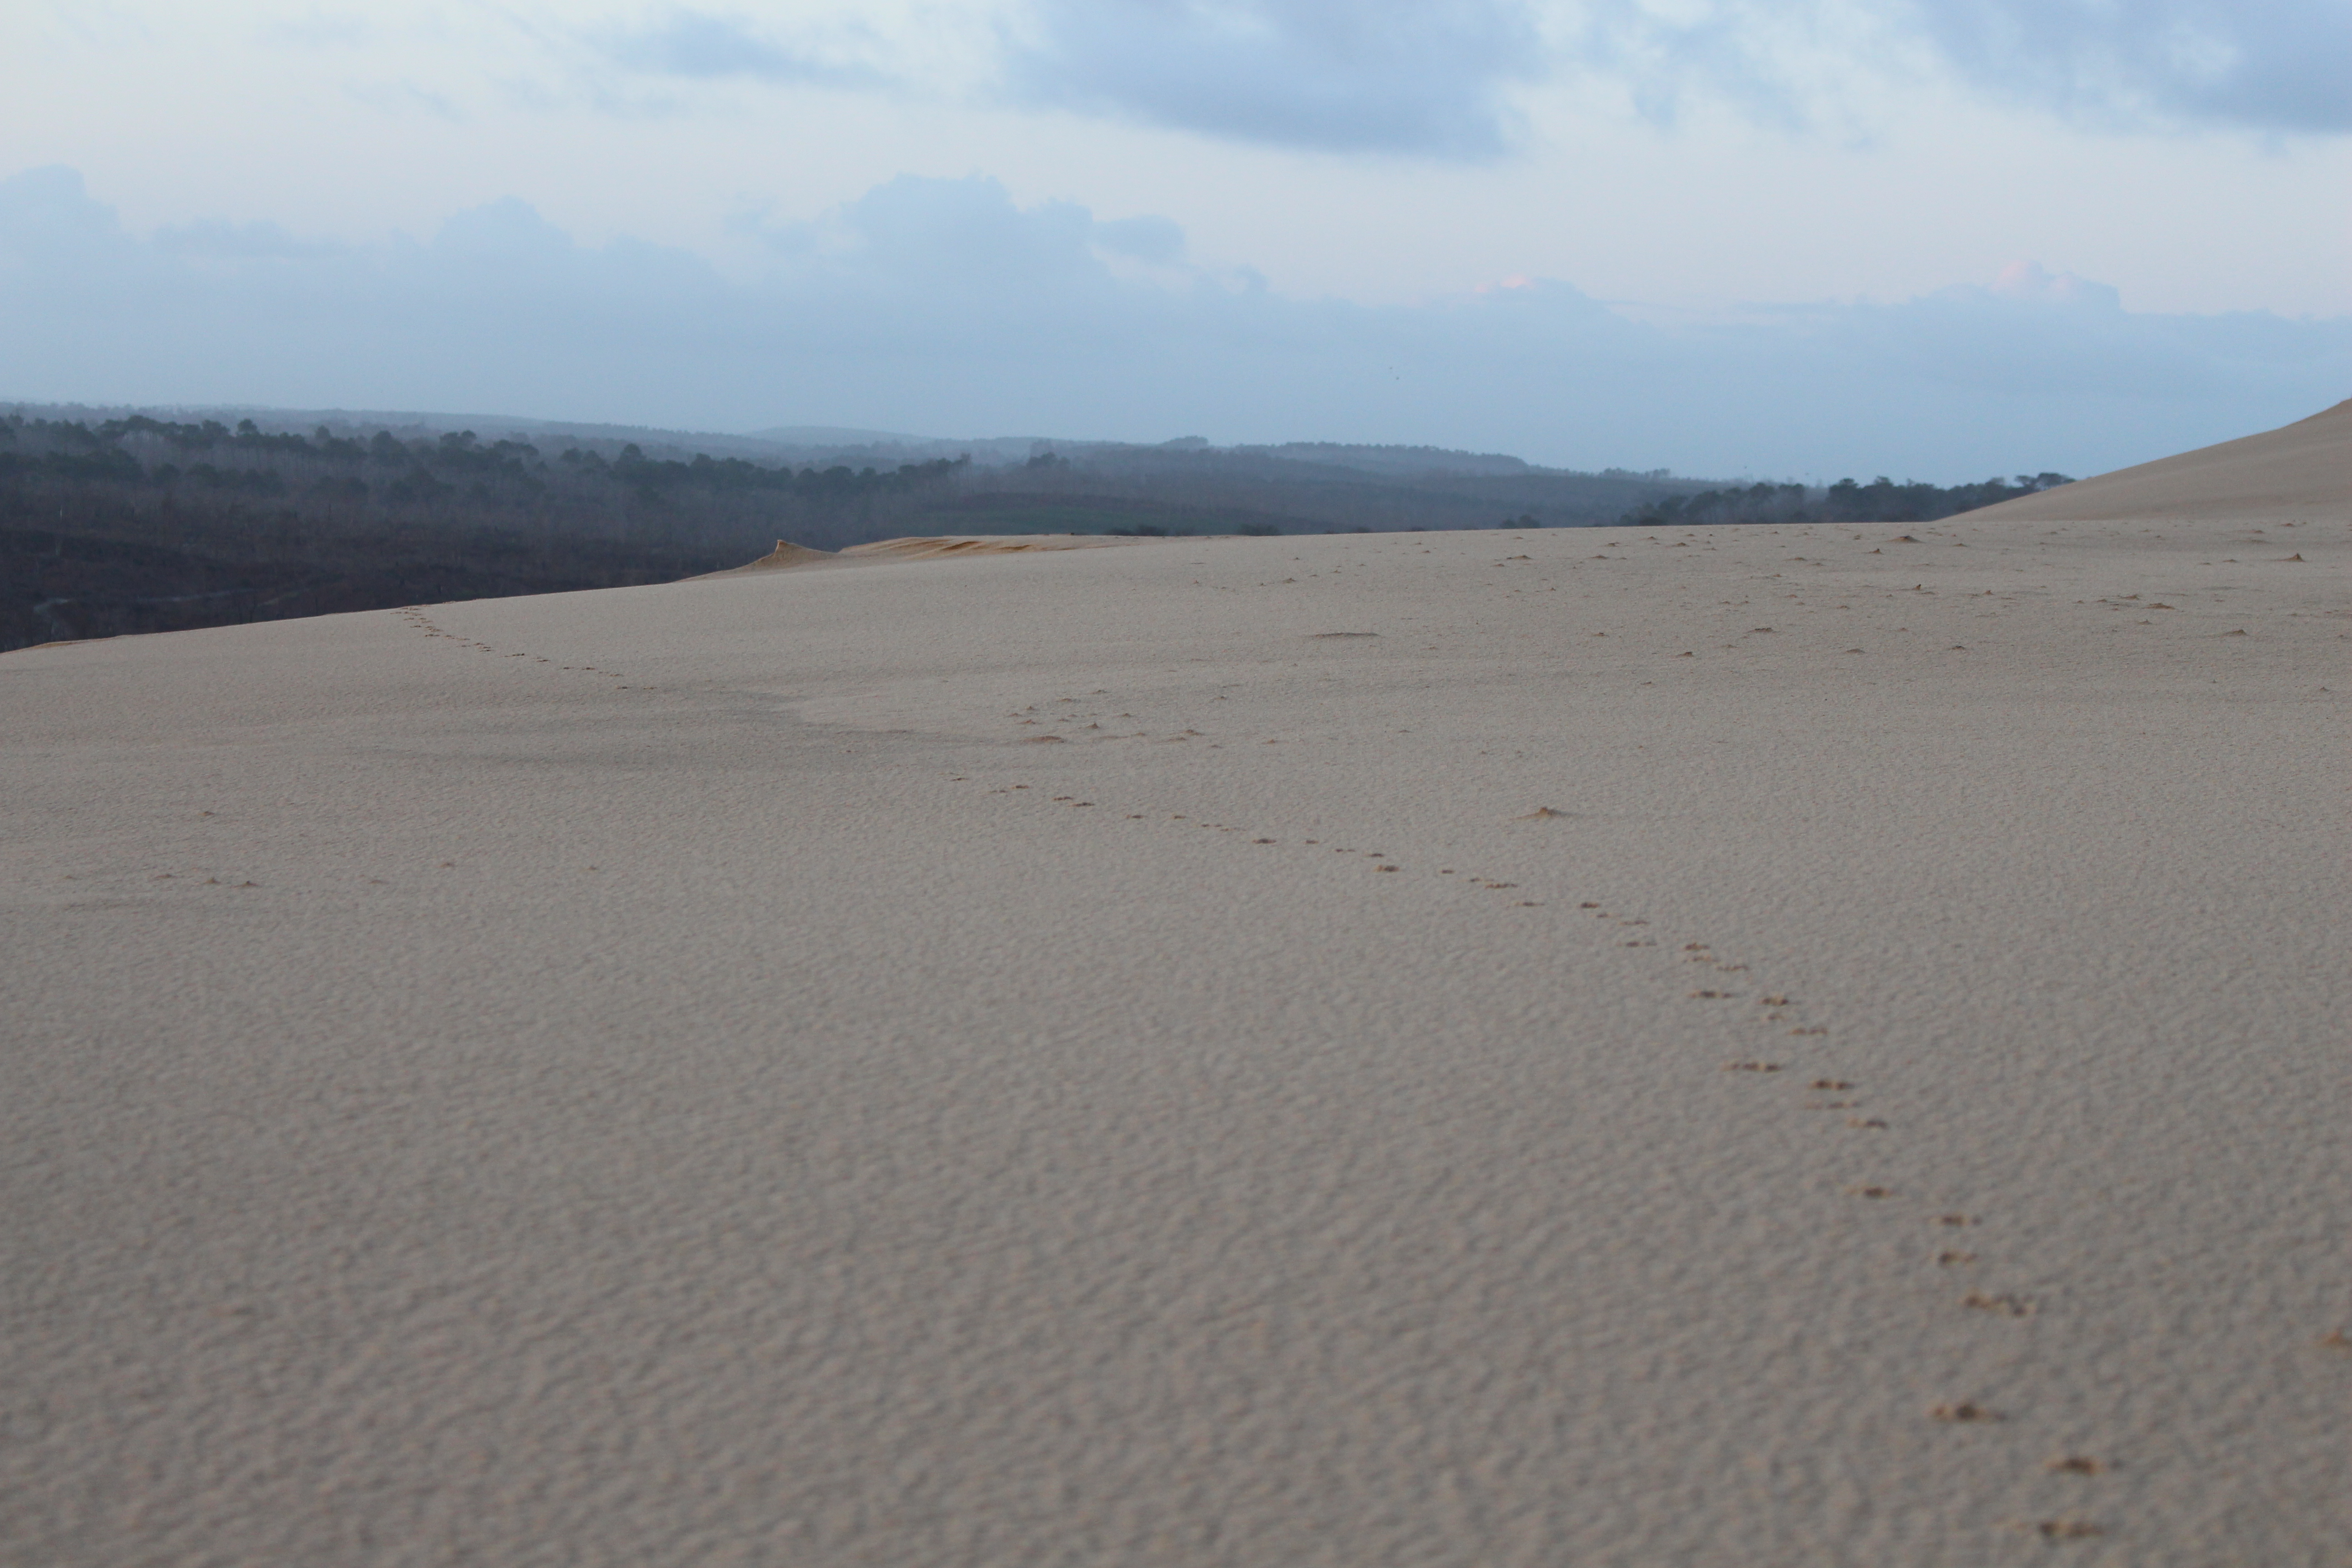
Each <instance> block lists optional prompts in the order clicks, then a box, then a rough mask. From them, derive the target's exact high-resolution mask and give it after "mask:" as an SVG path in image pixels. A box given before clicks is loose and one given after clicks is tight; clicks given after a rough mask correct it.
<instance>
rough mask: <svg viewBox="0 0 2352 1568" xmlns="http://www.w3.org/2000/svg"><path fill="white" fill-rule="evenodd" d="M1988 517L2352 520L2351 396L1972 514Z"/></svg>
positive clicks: (2000, 518) (1973, 516)
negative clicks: (2211, 443) (2282, 422)
mask: <svg viewBox="0 0 2352 1568" xmlns="http://www.w3.org/2000/svg"><path fill="white" fill-rule="evenodd" d="M1969 516H1970V517H1971V518H1982V519H1985V520H1988V521H2018V522H2029V521H2114V520H2116V519H2121V518H2150V519H2155V518H2175V517H2177V518H2200V519H2204V520H2207V521H2224V520H2229V521H2289V520H2302V521H2318V520H2323V519H2325V520H2333V521H2338V522H2341V521H2345V520H2346V519H2347V518H2352V399H2347V400H2346V401H2344V402H2342V403H2339V404H2337V405H2336V406H2335V407H2333V408H2330V409H2328V410H2327V411H2326V412H2325V413H2321V414H2315V415H2313V416H2311V417H2310V418H2308V419H2300V420H2297V421H2296V422H2295V423H2294V424H2292V425H2289V426H2285V427H2284V429H2278V430H2265V431H2263V433H2262V434H2261V435H2259V436H2247V437H2242V438H2241V439H2239V440H2235V441H2224V442H2222V443H2221V445H2219V446H2215V447H2200V448H2199V449H2198V450H2196V451H2194V452H2183V453H2181V454H2180V455H2179V456H2178V457H2173V458H2159V459H2158V460H2157V461H2156V462H2153V463H2142V464H2140V465H2138V466H2137V468H2118V469H2116V471H2115V472H2114V473H2112V474H2101V475H2099V476H2097V477H2096V478H2095V479H2082V480H2078V481H2077V482H2075V483H2074V484H2071V485H2062V486H2060V487H2059V488H2058V489H2054V490H2046V491H2044V492H2043V493H2042V494H2041V495H2038V496H2027V497H2024V498H2023V499H2022V500H2012V501H2003V502H2002V503H2001V504H2000V505H1999V506H1989V507H1986V508H1984V509H1983V510H1979V511H1976V512H1972V513H1970V514H1969Z"/></svg>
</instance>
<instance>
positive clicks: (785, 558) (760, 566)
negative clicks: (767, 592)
mask: <svg viewBox="0 0 2352 1568" xmlns="http://www.w3.org/2000/svg"><path fill="white" fill-rule="evenodd" d="M838 559H840V557H838V556H836V555H835V553H834V552H832V551H830V550H811V549H810V548H809V547H808V546H807V545H805V544H794V543H793V542H792V541H791V540H789V539H779V540H778V541H776V547H775V549H773V550H772V551H770V552H768V553H767V554H765V555H762V556H761V557H760V559H758V560H757V561H753V562H751V563H747V564H745V565H741V566H730V567H729V568H728V569H727V570H726V571H724V572H707V573H705V574H703V575H704V576H706V577H741V576H745V575H748V574H751V573H753V572H789V571H791V570H792V569H793V567H795V566H813V565H814V564H816V563H818V562H820V561H835V560H838Z"/></svg>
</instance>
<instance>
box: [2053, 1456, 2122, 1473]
mask: <svg viewBox="0 0 2352 1568" xmlns="http://www.w3.org/2000/svg"><path fill="white" fill-rule="evenodd" d="M2042 1468H2043V1469H2045V1470H2052V1471H2055V1472H2057V1473H2058V1474H2061V1475H2068V1476H2095V1475H2097V1474H2099V1473H2100V1472H2101V1471H2103V1470H2105V1468H2107V1467H2106V1466H2105V1464H2104V1463H2102V1462H2101V1461H2099V1460H2097V1459H2095V1458H2091V1457H2090V1456H2089V1455H2088V1454H2062V1455H2060V1456H2059V1457H2058V1458H2054V1459H2053V1460H2051V1461H2050V1462H2049V1463H2048V1464H2046V1465H2044V1466H2042Z"/></svg>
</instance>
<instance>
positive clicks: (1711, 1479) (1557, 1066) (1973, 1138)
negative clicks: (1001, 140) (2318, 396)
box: [0, 410, 2352, 1568]
mask: <svg viewBox="0 0 2352 1568" xmlns="http://www.w3.org/2000/svg"><path fill="white" fill-rule="evenodd" d="M2337 412H2338V413H2339V414H2340V413H2341V412H2342V411H2341V410H2339V411H2337ZM2223 450H2226V448H2225V449H2223ZM2191 470H2192V472H2193V471H2194V469H2193V465H2192V466H2191ZM2333 471H2334V473H2335V474H2336V476H2339V477H2338V478H2337V479H2336V483H2337V485H2338V487H2339V493H2337V494H2336V495H2335V496H2334V497H2333V499H2332V500H2331V498H2330V497H2329V495H2327V494H2326V493H2324V486H2323V492H2322V493H2320V494H2319V495H2318V499H2317V500H2315V501H2312V502H2311V504H2309V505H2307V506H2305V508H2304V510H2303V512H2302V513H2300V514H2296V515H2289V516H2284V517H2280V516H2277V515H2276V514H2275V513H2274V512H2268V513H2264V514H2263V515H2264V517H2266V518H2269V519H2271V521H2248V520H2246V519H2242V518H2236V517H2231V516H2227V515H2224V516H2221V517H2219V518H2218V519H2216V518H2214V517H2211V516H2208V517H2206V518H2204V519H2201V520H2200V519H2197V518H2184V517H2180V516H2178V515H2175V514H2173V513H2169V512H2165V511H2163V510H2159V509H2157V508H2155V507H2154V506H2152V505H2150V506H2149V507H2148V515H2149V516H2151V517H2155V518H2158V519H2159V520H2160V521H2137V520H2127V521H2089V522H2082V521H2075V522H2069V521H2050V517H2051V516H2052V515H2053V514H2051V513H2050V512H2049V510H2048V506H2055V505H2057V504H2058V500H2059V498H2058V497H2050V498H2038V499H2037V500H2034V501H2031V502H2024V503H2019V505H2020V506H2022V507H2029V508H2031V507H2041V508H2042V509H2043V510H2042V512H2040V513H2037V514H2036V515H2034V516H2032V517H2027V518H2022V519H2020V518H2018V517H2017V516H2016V515H2015V514H2011V516H2009V517H2006V518H2004V517H2002V516H1999V515H1988V516H1986V517H1983V518H1978V519H1963V520H1954V521H1948V522H1944V523H1939V524H1933V525H1906V526H1893V527H1887V526H1881V527H1870V528H1855V527H1848V528H1831V527H1813V528H1785V529H1780V530H1770V529H1748V530H1719V531H1707V530H1690V531H1659V532H1656V533H1643V532H1639V531H1626V530H1608V531H1551V532H1544V531H1526V532H1517V533H1486V534H1453V535H1369V536H1339V537H1322V538H1306V539H1282V538H1276V539H1232V540H1206V541H1204V540H1191V539H1177V540H1168V541H1148V542H1136V543H1134V544H1131V545H1129V546H1128V547H1125V548H1118V549H1086V550H1046V551H1029V552H1021V553H1015V554H999V555H982V556H981V557H980V558H977V559H955V558H947V559H925V558H915V559H906V558H893V556H892V553H891V552H869V554H868V556H867V557H866V564H865V565H864V566H862V567H861V568H860V569H858V570H823V571H789V572H766V573H758V574H747V575H740V576H731V577H725V578H721V579H717V580H705V581H701V582H696V583H685V584H671V585H668V586H663V587H650V588H635V589H626V590H620V591H616V592H610V593H603V594H583V595H560V596H552V597H546V598H537V599H515V600H499V601H486V602H479V603H470V604H460V605H432V606H420V607H418V608H415V609H413V610H409V611H404V612H397V613H384V614H373V615H363V616H337V617H330V618H325V619H320V620H311V621H295V622H283V623H276V624H271V625H267V626H253V627H247V628H234V629H225V630H215V631H202V632H193V633H185V634H181V635H177V636H173V637H150V638H138V639H121V640H118V641H111V642H104V643H91V644H82V645H77V646H72V647H51V648H43V649H35V650H29V651H26V652H22V653H17V654H12V655H9V656H8V657H7V658H6V659H5V661H0V704H5V709H0V711H5V720H6V732H7V734H8V738H9V743H8V746H7V748H6V750H5V762H0V770H5V771H4V772H0V779H5V791H6V794H5V800H6V803H7V805H6V811H7V821H8V843H9V849H8V856H9V865H10V868H11V872H12V874H11V876H10V879H9V882H8V894H7V905H6V910H5V920H6V932H5V937H6V949H5V951H6V954H7V956H6V960H5V963H6V977H7V982H8V984H7V991H8V1001H9V1008H8V1022H7V1026H6V1027H7V1034H8V1038H9V1043H10V1049H9V1051H8V1052H7V1054H6V1056H5V1075H6V1076H5V1080H0V1085H5V1093H0V1118H5V1134H6V1148H7V1150H8V1159H7V1162H6V1173H5V1185H0V1196H4V1197H5V1204H6V1208H5V1213H6V1215H7V1216H8V1217H7V1221H6V1225H5V1232H0V1236H5V1257H4V1258H0V1289H5V1302H6V1310H5V1334H6V1341H7V1344H6V1349H7V1357H6V1363H5V1364H6V1368H7V1373H6V1378H7V1388H6V1395H5V1417H0V1556H5V1558H6V1559H7V1560H8V1561H11V1562H19V1563H47V1564H82V1563H89V1564H99V1563H105V1564H128V1563H210V1562H219V1563H501V1564H503V1563H614V1564H621V1563H631V1564H634V1563H655V1562H658V1563H792V1564H796V1565H797V1564H833V1563H892V1564H949V1563H954V1564H966V1563H1004V1564H1023V1565H1031V1564H1048V1563H1072V1564H1076V1563H1088V1564H1092V1563H1187V1564H1192V1563H1214V1564H1251V1565H1255V1564H1266V1565H1284V1568H1288V1565H1292V1564H1311V1563H1328V1564H1334V1565H1339V1564H1348V1565H1358V1564H1372V1563H1417V1564H1455V1563H1459V1564H1493V1563H1528V1564H1558V1563H1578V1564H1628V1565H1633V1564H1656V1563H1723V1564H1735V1563H1737V1564H1747V1563H1806V1564H1813V1563H1850V1564H1856V1565H1863V1564H1869V1565H1873V1568H1877V1565H1884V1564H1891V1563H1903V1564H1939V1563H1953V1564H1960V1563H2010V1562H2033V1563H2041V1562H2050V1561H2063V1562H2067V1563H2132V1564H2150V1565H2154V1564H2182V1565H2189V1564H2196V1565H2200V1568H2203V1565H2210V1564H2215V1563H2261V1564H2265V1565H2275V1564H2320V1563H2342V1562H2344V1561H2346V1560H2347V1557H2352V1516H2347V1506H2346V1502H2345V1500H2346V1499H2347V1497H2352V1444H2347V1441H2346V1437H2347V1412H2352V1351H2347V1348H2346V1345H2347V1340H2346V1331H2347V1328H2352V1299H2348V1298H2347V1277H2346V1276H2347V1258H2352V1219H2347V1214H2348V1213H2352V1209H2347V1204H2346V1203H2345V1201H2344V1194H2345V1193H2346V1191H2347V1180H2352V1168H2347V1167H2352V1159H2347V1148H2352V1143H2348V1142H2347V1137H2346V1134H2345V1131H2344V1130H2345V1128H2346V1127H2347V1125H2352V1075H2347V1071H2346V1066H2347V1063H2346V1051H2345V1046H2346V1037H2345V1025H2344V1020H2345V1017H2346V1002H2347V996H2346V990H2347V987H2346V984H2345V971H2344V963H2343V954H2344V952H2345V951H2346V949H2347V945H2352V944H2347V935H2352V933H2347V922H2346V920H2345V916H2344V913H2343V910H2344V900H2343V898H2342V893H2343V884H2342V876H2343V860H2344V850H2345V848H2346V846H2347V836H2346V833H2345V831H2344V826H2343V808H2344V803H2345V784H2346V776H2347V775H2346V772H2345V767H2344V759H2345V757H2346V756H2347V748H2346V745H2345V734H2344V724H2343V719H2342V715H2343V713H2344V707H2343V704H2344V700H2345V697H2344V694H2345V692H2346V690H2347V687H2352V668H2347V650H2348V649H2352V615H2347V609H2346V605H2347V598H2346V595H2345V592H2344V587H2345V584H2344V573H2343V563H2344V562H2345V560H2346V559H2347V540H2346V531H2347V521H2346V518H2347V508H2346V506H2345V505H2344V497H2343V496H2342V495H2341V494H2340V489H2341V484H2342V480H2341V478H2340V476H2342V475H2344V474H2347V473H2352V465H2339V466H2338V467H2336V468H2335V469H2334V470H2333ZM2066 493H2069V492H2060V496H2063V495H2064V494H2066ZM2078 499H2083V500H2086V501H2088V502H2096V501H2098V500H2099V496H2098V494H2097V492H2096V491H2095V490H2094V489H2091V488H2090V487H2089V486H2087V485H2086V486H2085V487H2084V491H2083V496H2082V497H2081V498H2078ZM2162 499H2163V498H2162V497H2161V496H2158V497H2157V498H2156V500H2158V501H2160V500H2162ZM2308 499H2309V498H2306V500H2308ZM2045 502H2047V503H2048V506H2045V505H2044V503H2045ZM2140 504H2147V503H2140ZM2297 504H2298V505H2302V504H2303V503H2297ZM2330 506H2332V507H2333V508H2334V510H2328V508H2329V507H2330ZM2207 510H2209V512H2210V511H2226V509H2225V508H2220V507H2216V506H2210V505H2209V507H2208V509H2207ZM971 553H977V552H971ZM877 556H878V557H879V558H878V559H877ZM1031 742H1055V743H1051V744H1036V743H1031Z"/></svg>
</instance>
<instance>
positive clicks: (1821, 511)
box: [1617, 474, 2074, 528]
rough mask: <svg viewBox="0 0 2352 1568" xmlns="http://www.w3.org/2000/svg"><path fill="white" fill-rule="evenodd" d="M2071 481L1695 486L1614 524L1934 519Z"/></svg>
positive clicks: (2042, 477) (2040, 477) (2051, 477)
mask: <svg viewBox="0 0 2352 1568" xmlns="http://www.w3.org/2000/svg"><path fill="white" fill-rule="evenodd" d="M2073 483H2074V480H2073V479H2069V478H2068V477H2067V476H2066V475H2064V474H2020V475H2018V476H2017V478H2016V479H1987V480H1985V481H1984V482H1983V483H1981V484H1974V485H1952V486H1950V487H1948V488H1939V487H1937V486H1935V485H1926V484H1920V483H1918V482H1917V481H1916V480H1912V481H1906V483H1903V484H1899V485H1898V484H1896V483H1895V481H1894V480H1893V479H1888V478H1887V477H1886V476H1885V475H1884V474H1881V475H1879V476H1878V478H1876V479H1873V480H1871V481H1870V483H1868V484H1866V485H1865V484H1858V483H1856V482H1855V481H1854V480H1853V479H1840V480H1839V481H1838V482H1837V483H1835V484H1833V485H1832V486H1830V487H1829V488H1828V489H1807V488H1806V487H1805V486H1803V485H1750V486H1748V488H1747V489H1715V490H1700V491H1698V492H1697V493H1696V494H1695V495H1680V496H1662V497H1660V498H1658V499H1657V500H1651V501H1647V502H1644V503H1643V505H1642V506H1640V507H1637V508H1635V509H1634V510H1632V511H1629V512H1627V513H1626V514H1625V515H1624V516H1623V517H1621V518H1619V519H1618V520H1617V521H1619V522H1620V523H1622V524H1624V525H1625V526H1628V527H1641V528H1656V527H1660V526H1663V525H1664V524H1668V523H1704V524H1716V523H1738V522H1933V521H1936V519H1937V518H1939V517H1951V516H1954V515H1956V514H1958V513H1959V512H1964V511H1974V510H1977V509H1978V508H1979V507H1985V506H1997V505H1999V504H2000V502H2002V501H2005V500H2017V499H2018V498H2019V497H2020V496H2032V495H2040V494H2041V493H2042V491H2043V490H2047V489H2056V488H2057V487H2058V486H2060V485H2071V484H2073Z"/></svg>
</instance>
